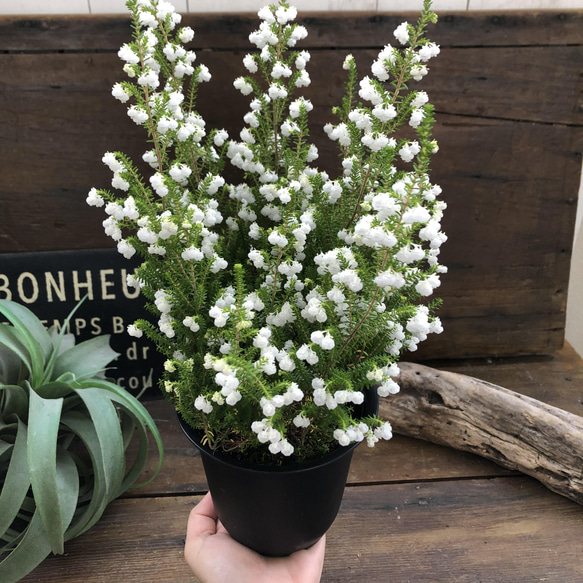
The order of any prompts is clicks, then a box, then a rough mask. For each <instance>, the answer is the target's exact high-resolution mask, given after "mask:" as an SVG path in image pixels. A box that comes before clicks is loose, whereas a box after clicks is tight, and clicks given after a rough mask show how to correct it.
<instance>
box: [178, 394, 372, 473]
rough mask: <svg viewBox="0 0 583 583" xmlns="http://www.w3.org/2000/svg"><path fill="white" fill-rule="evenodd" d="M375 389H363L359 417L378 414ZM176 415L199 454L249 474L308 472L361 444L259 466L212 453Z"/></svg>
mask: <svg viewBox="0 0 583 583" xmlns="http://www.w3.org/2000/svg"><path fill="white" fill-rule="evenodd" d="M376 388H377V387H376V386H371V387H368V388H367V389H365V401H364V403H363V405H362V414H361V417H367V416H370V415H376V414H377V413H378V405H379V397H378V393H377V391H376ZM176 415H177V416H178V422H179V424H180V427H181V429H182V431H183V432H184V434H185V435H186V437H187V438H188V439H189V440H190V441H191V442H192V444H193V445H194V446H195V447H196V448H197V449H198V450H199V451H200V452H201V453H205V454H206V455H208V456H210V457H212V458H213V459H214V460H216V461H217V462H220V463H223V464H226V465H228V466H236V467H239V468H241V469H243V470H247V471H250V472H258V473H274V472H278V473H285V472H288V473H291V472H302V471H306V470H310V469H311V468H314V467H317V466H325V465H327V464H329V463H332V462H333V461H334V460H336V459H337V458H339V457H341V456H342V455H344V454H347V453H349V452H352V451H353V450H354V449H355V448H356V447H357V446H358V445H360V443H361V442H360V441H356V442H353V443H350V444H349V445H340V444H338V446H337V447H335V448H334V449H333V450H332V451H330V452H328V453H327V454H324V455H323V456H320V457H319V458H315V459H312V460H308V461H305V462H296V463H290V464H286V465H283V466H268V465H260V464H255V463H251V462H245V461H241V460H238V459H237V458H235V457H233V456H229V455H228V454H225V453H222V452H215V451H213V450H212V449H211V448H210V447H209V446H208V445H205V444H203V443H202V442H201V439H202V431H200V430H197V429H194V428H193V427H191V426H190V425H189V424H188V423H187V421H186V420H185V419H184V418H183V417H182V416H181V415H180V413H179V412H178V411H176Z"/></svg>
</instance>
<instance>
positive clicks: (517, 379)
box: [126, 345, 583, 497]
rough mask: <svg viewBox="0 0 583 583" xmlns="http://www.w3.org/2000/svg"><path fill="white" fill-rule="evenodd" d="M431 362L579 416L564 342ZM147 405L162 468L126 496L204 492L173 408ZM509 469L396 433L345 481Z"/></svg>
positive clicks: (580, 395) (581, 407)
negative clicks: (536, 352)
mask: <svg viewBox="0 0 583 583" xmlns="http://www.w3.org/2000/svg"><path fill="white" fill-rule="evenodd" d="M432 364H433V363H432ZM435 366H436V367H438V368H440V369H441V370H448V369H449V370H450V371H455V372H461V373H463V374H464V375H469V376H473V377H477V378H480V379H484V380H485V381H488V382H491V383H496V384H499V385H504V386H505V387H506V388H508V389H510V390H513V391H518V392H520V393H521V394H524V395H527V396H529V397H532V398H533V399H538V400H540V401H543V402H545V403H548V404H550V405H553V406H555V407H560V408H561V409H564V410H565V411H569V412H571V413H573V414H575V415H583V365H582V363H581V359H580V357H579V356H578V355H577V354H576V353H575V351H574V350H573V349H572V348H571V347H570V346H568V345H567V346H565V348H564V349H563V350H561V351H559V352H557V353H555V354H554V355H553V356H546V357H531V358H522V359H518V361H517V360H516V359H501V360H498V361H492V360H481V361H459V362H458V361H453V362H436V363H435ZM393 399H394V397H390V398H387V399H384V400H383V405H382V406H383V411H384V412H385V415H386V416H387V418H391V417H392V418H394V415H393V414H392V411H391V407H392V404H393ZM146 406H147V407H148V410H149V411H150V413H151V414H152V416H153V418H154V419H155V421H156V423H157V424H158V426H159V427H160V430H161V431H162V432H163V434H164V444H165V450H166V461H165V470H164V471H163V472H162V474H161V475H160V476H159V477H158V478H157V479H156V480H155V481H154V482H153V483H152V484H150V485H148V486H146V487H145V488H142V489H140V490H131V491H130V492H128V493H127V494H126V496H130V497H132V496H158V495H175V494H178V493H180V492H189V493H193V494H194V493H200V492H204V491H206V480H205V478H204V473H203V470H202V462H201V461H200V458H199V456H198V453H197V451H196V449H195V448H194V447H193V446H192V444H191V443H190V442H189V441H188V440H187V439H186V437H184V435H183V433H182V431H181V430H180V428H179V426H178V424H177V423H176V420H175V413H174V410H173V409H172V406H171V405H170V404H169V403H168V402H167V401H164V400H158V401H150V402H149V403H147V404H146ZM154 468H155V465H154V460H151V461H150V463H149V465H148V467H147V469H146V473H145V476H148V475H151V472H152V471H153V470H154ZM510 473H511V472H510V471H509V470H506V469H504V468H502V467H500V466H498V465H496V464H494V463H492V462H489V461H487V460H485V459H484V458H482V457H479V456H478V455H474V454H472V453H467V452H461V451H456V450H454V449H451V448H449V447H443V446H440V445H437V444H434V443H430V442H427V441H422V440H420V439H412V438H409V437H405V436H403V435H395V436H394V437H393V439H392V440H391V441H389V442H384V443H383V442H381V443H379V444H377V445H376V446H375V447H374V448H372V449H370V448H368V447H365V446H363V447H359V448H357V449H356V451H355V453H354V457H353V461H352V465H351V469H350V474H349V477H348V482H349V484H353V485H358V484H374V483H391V482H399V481H403V480H407V481H417V480H419V481H427V480H441V479H451V480H456V479H467V478H470V477H477V476H480V477H483V478H488V477H496V476H504V475H508V474H510Z"/></svg>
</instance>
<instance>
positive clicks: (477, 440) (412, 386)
mask: <svg viewBox="0 0 583 583" xmlns="http://www.w3.org/2000/svg"><path fill="white" fill-rule="evenodd" d="M398 382H399V385H400V387H401V392H400V393H399V394H398V395H396V396H395V397H394V398H392V399H391V400H390V401H387V400H383V402H382V404H381V409H380V415H381V416H382V417H383V418H386V419H388V420H389V421H390V422H391V424H392V425H393V429H394V431H395V432H397V433H400V434H403V435H408V436H410V437H418V438H421V439H426V440H428V441H432V442H434V443H438V444H440V445H446V446H448V447H453V448H455V449H460V450H463V451H468V452H472V453H476V454H478V455H480V456H482V457H485V458H487V459H490V460H492V461H494V462H496V463H497V464H500V465H501V466H503V467H505V468H508V469H511V470H519V471H521V472H523V473H525V474H528V475H529V476H532V477H534V478H536V479H537V480H539V481H540V482H542V483H543V484H544V485H545V486H547V487H548V488H550V489H551V490H553V491H554V492H557V493H559V494H561V495H563V496H566V497H568V498H570V499H571V500H574V501H575V502H578V503H579V504H583V417H579V416H578V415H573V414H572V413H568V412H567V411H564V410H563V409H559V408H557V407H553V406H551V405H548V404H546V403H543V402H542V401H538V400H536V399H532V398H531V397H527V396H524V395H521V394H520V393H516V392H514V391H510V390H509V389H506V388H504V387H500V386H498V385H495V384H492V383H488V382H486V381H483V380H480V379H476V378H474V377H470V376H466V375H462V374H459V373H453V372H446V371H439V370H437V369H434V368H430V367H427V366H423V365H420V364H413V363H404V364H402V365H401V374H400V375H399V379H398Z"/></svg>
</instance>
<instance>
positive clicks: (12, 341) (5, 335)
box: [0, 326, 32, 383]
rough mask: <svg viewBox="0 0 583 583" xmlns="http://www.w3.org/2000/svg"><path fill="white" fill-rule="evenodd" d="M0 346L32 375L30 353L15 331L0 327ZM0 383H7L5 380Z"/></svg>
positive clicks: (20, 336)
mask: <svg viewBox="0 0 583 583" xmlns="http://www.w3.org/2000/svg"><path fill="white" fill-rule="evenodd" d="M0 344H1V345H2V346H3V349H4V348H5V349H7V350H9V351H10V352H11V353H12V355H13V356H14V357H16V358H18V359H19V361H20V364H23V365H24V366H25V367H26V368H27V369H28V371H29V372H30V373H32V357H31V353H30V351H29V350H28V348H27V346H26V345H25V341H24V339H23V338H22V335H21V334H19V332H18V331H17V330H15V329H14V328H10V327H8V326H0ZM1 382H2V383H7V380H4V379H2V380H1Z"/></svg>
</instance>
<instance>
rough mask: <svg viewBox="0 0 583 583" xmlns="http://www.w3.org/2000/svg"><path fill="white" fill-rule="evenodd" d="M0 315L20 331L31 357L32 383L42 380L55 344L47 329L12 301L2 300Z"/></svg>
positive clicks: (27, 310) (22, 307) (0, 302)
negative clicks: (43, 371)
mask: <svg viewBox="0 0 583 583" xmlns="http://www.w3.org/2000/svg"><path fill="white" fill-rule="evenodd" d="M0 313H2V314H3V315H4V316H5V317H6V318H7V319H8V320H9V321H10V322H11V323H12V325H13V326H14V329H15V330H18V332H19V333H20V335H21V336H22V339H23V341H24V344H25V346H26V348H27V349H28V351H29V353H30V356H31V364H32V382H31V384H32V385H33V386H35V384H36V383H38V382H40V381H41V379H42V374H41V373H42V369H43V367H44V364H45V362H46V361H47V360H48V359H49V356H50V354H51V351H52V350H53V344H52V342H51V337H50V336H49V333H48V332H47V329H46V328H45V327H44V326H43V324H42V322H41V321H40V320H39V319H38V318H37V317H36V316H35V315H34V314H33V313H32V312H31V311H30V310H29V309H28V308H25V307H24V306H21V305H20V304H17V303H16V302H12V301H10V300H0Z"/></svg>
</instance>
